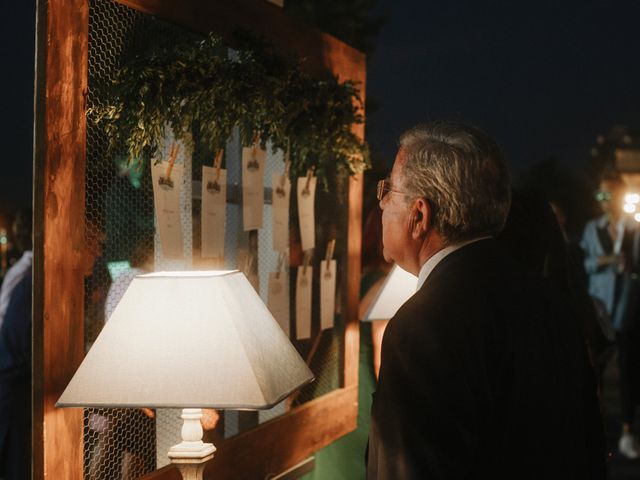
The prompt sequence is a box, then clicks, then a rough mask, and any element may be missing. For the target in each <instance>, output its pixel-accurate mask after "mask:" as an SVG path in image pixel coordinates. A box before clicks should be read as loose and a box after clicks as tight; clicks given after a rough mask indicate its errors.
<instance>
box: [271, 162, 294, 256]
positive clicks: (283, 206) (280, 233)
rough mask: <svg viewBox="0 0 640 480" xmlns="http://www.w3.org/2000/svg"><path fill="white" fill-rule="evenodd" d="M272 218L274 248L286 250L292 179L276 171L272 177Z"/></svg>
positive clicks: (277, 250)
mask: <svg viewBox="0 0 640 480" xmlns="http://www.w3.org/2000/svg"><path fill="white" fill-rule="evenodd" d="M271 185H272V192H273V193H272V196H271V212H272V215H271V218H272V230H271V231H272V232H273V235H272V237H273V249H274V250H275V251H276V252H286V251H287V250H288V249H289V197H290V195H291V181H290V180H289V179H288V178H287V177H286V175H284V174H280V173H274V174H273V176H272V178H271Z"/></svg>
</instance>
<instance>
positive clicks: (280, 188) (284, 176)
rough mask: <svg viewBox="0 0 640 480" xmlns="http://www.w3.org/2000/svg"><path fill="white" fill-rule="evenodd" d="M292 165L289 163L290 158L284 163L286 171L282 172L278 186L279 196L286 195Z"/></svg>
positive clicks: (277, 192)
mask: <svg viewBox="0 0 640 480" xmlns="http://www.w3.org/2000/svg"><path fill="white" fill-rule="evenodd" d="M290 167H291V164H290V163H289V160H288V159H287V161H286V162H285V164H284V172H283V173H282V175H280V183H279V184H278V187H277V188H276V194H277V195H278V196H279V197H284V196H285V191H284V185H285V183H286V182H287V177H288V176H289V168H290Z"/></svg>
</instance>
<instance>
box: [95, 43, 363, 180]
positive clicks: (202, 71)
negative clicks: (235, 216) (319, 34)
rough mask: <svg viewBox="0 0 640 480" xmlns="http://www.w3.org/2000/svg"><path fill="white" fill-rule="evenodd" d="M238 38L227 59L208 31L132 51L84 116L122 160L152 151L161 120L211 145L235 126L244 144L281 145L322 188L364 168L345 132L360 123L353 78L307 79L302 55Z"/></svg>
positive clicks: (356, 144) (358, 148) (293, 171)
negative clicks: (120, 150)
mask: <svg viewBox="0 0 640 480" xmlns="http://www.w3.org/2000/svg"><path fill="white" fill-rule="evenodd" d="M239 44H240V48H239V49H238V50H237V51H236V54H235V55H233V56H231V57H230V56H229V55H227V50H226V48H225V46H224V44H223V43H222V40H221V39H220V38H219V37H217V36H215V35H209V36H207V37H206V38H205V39H203V40H201V41H198V42H192V43H185V44H180V45H176V46H175V47H173V48H170V49H167V48H163V49H156V50H154V51H151V52H149V53H147V54H146V55H145V56H138V57H136V58H134V59H133V60H132V61H131V62H130V63H129V64H127V65H126V66H124V67H123V68H121V69H119V70H118V71H117V72H116V74H115V78H114V79H113V81H112V82H111V83H110V84H109V85H106V86H102V88H103V92H102V93H103V94H104V97H105V98H106V103H103V104H101V105H97V106H94V107H92V108H90V109H89V110H88V115H89V117H90V118H91V119H92V120H93V121H94V122H96V123H97V124H101V125H102V126H103V128H104V131H105V132H106V134H107V136H108V138H109V145H110V147H111V148H112V149H118V148H123V147H124V148H126V151H127V155H128V158H129V161H132V160H133V159H144V158H151V157H153V156H155V155H156V154H157V152H158V149H159V146H160V145H159V144H160V142H161V141H162V139H163V138H164V135H165V128H166V126H167V125H169V126H170V127H171V129H172V131H173V133H174V135H175V137H176V138H177V139H180V140H182V141H187V142H188V141H189V139H190V138H191V133H192V132H197V134H198V138H199V139H200V141H202V142H204V144H205V145H208V146H210V147H211V148H212V149H213V150H214V151H217V150H220V149H222V148H224V147H225V145H226V141H227V139H228V138H229V136H230V135H231V132H232V129H233V128H234V127H235V126H238V127H239V131H240V139H241V142H242V144H243V145H251V144H252V143H253V142H254V139H259V140H260V143H261V145H262V147H263V148H264V147H265V145H266V142H267V140H271V142H272V145H273V148H274V150H276V149H283V150H287V148H288V150H289V158H290V161H291V165H290V170H289V171H290V175H291V177H292V178H295V177H297V176H303V175H305V173H306V172H307V170H308V169H309V168H315V171H316V175H317V176H318V177H319V179H320V181H321V182H323V183H324V185H325V186H326V181H327V178H328V177H329V176H330V175H333V174H355V173H359V172H362V171H363V170H365V169H367V168H369V166H370V163H369V152H368V147H367V144H366V143H365V142H362V141H361V140H360V139H359V138H358V137H357V136H356V135H355V134H354V133H353V132H352V131H351V128H352V126H353V124H360V123H362V122H363V121H364V119H363V116H362V114H361V111H362V102H361V99H360V97H359V95H358V90H357V88H356V86H355V85H354V84H353V83H352V82H348V81H347V82H343V83H340V82H338V80H337V79H336V78H329V79H322V80H318V79H315V78H312V77H311V76H310V75H308V74H306V73H305V72H303V70H302V62H301V61H300V60H299V59H296V58H286V57H283V56H281V55H279V54H278V53H276V52H275V51H274V49H273V48H272V47H271V46H270V45H269V44H267V43H265V42H263V41H261V40H259V39H257V38H255V37H250V36H248V35H246V34H245V35H244V36H242V37H239ZM98 88H100V87H98Z"/></svg>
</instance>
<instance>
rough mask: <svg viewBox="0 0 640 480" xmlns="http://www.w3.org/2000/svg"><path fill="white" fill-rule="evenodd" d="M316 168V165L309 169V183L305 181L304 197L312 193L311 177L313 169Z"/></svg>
mask: <svg viewBox="0 0 640 480" xmlns="http://www.w3.org/2000/svg"><path fill="white" fill-rule="evenodd" d="M315 169H316V167H311V168H310V169H309V170H307V183H305V185H304V188H303V189H302V196H303V197H306V196H308V195H309V194H310V193H311V191H310V190H309V186H310V185H311V177H313V171H314V170H315Z"/></svg>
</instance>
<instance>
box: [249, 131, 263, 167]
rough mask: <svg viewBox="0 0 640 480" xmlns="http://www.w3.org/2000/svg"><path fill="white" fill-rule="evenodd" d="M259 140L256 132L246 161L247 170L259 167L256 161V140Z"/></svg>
mask: <svg viewBox="0 0 640 480" xmlns="http://www.w3.org/2000/svg"><path fill="white" fill-rule="evenodd" d="M259 141H260V135H258V134H257V133H256V135H255V136H254V137H253V146H252V147H251V160H249V161H248V162H247V170H249V171H252V172H253V171H255V170H258V169H259V168H260V164H259V163H258V142H259Z"/></svg>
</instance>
